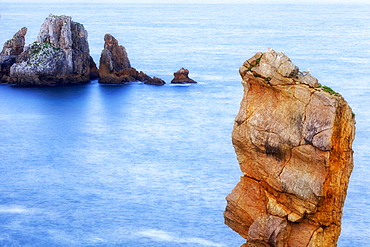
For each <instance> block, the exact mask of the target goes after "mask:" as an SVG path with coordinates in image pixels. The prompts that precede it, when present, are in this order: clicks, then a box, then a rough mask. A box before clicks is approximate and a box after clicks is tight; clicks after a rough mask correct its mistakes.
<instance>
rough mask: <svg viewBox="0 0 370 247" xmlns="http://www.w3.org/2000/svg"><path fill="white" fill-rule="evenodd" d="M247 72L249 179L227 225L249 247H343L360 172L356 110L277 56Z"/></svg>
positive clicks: (234, 198) (243, 142)
mask: <svg viewBox="0 0 370 247" xmlns="http://www.w3.org/2000/svg"><path fill="white" fill-rule="evenodd" d="M239 71H240V74H241V77H242V79H243V80H242V84H243V86H244V97H243V99H242V102H241V106H240V110H239V113H238V115H237V116H236V119H235V125H234V129H233V133H232V141H233V145H234V148H235V152H236V154H237V158H238V162H239V165H240V168H241V171H242V173H243V176H242V177H241V180H240V182H239V183H238V184H237V186H236V187H235V188H234V189H233V191H232V192H231V193H230V194H229V195H228V196H227V197H226V200H227V206H226V210H225V212H224V216H225V223H226V224H227V225H228V226H230V227H231V228H232V229H233V230H235V231H236V232H238V233H239V234H240V235H241V236H242V237H244V238H245V239H246V240H247V243H246V244H244V245H243V246H297V247H298V246H325V247H326V246H336V243H337V240H338V237H339V234H340V229H341V217H342V209H343V205H344V200H345V197H346V191H347V187H348V182H349V177H350V174H351V172H352V169H353V151H352V142H353V140H354V136H355V120H354V115H353V113H352V110H351V108H350V107H349V105H348V104H347V102H346V101H345V100H344V98H343V97H342V96H340V95H339V94H338V93H335V92H334V91H332V90H330V89H329V88H327V87H321V86H320V85H319V84H318V81H317V79H316V78H314V77H313V76H311V75H310V74H308V73H307V72H299V70H298V67H297V66H295V65H294V64H293V63H292V62H291V61H290V59H289V58H288V57H287V56H285V55H284V54H283V53H276V52H275V51H274V50H272V49H269V50H268V51H266V52H265V53H262V52H260V53H257V54H256V55H255V56H253V57H252V58H250V59H248V60H247V61H246V62H245V63H244V64H243V66H242V67H241V68H240V70H239Z"/></svg>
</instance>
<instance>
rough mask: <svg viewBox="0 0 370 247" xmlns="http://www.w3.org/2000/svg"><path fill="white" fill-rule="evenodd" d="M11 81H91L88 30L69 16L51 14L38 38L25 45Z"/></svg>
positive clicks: (13, 68) (64, 82) (20, 83)
mask: <svg viewBox="0 0 370 247" xmlns="http://www.w3.org/2000/svg"><path fill="white" fill-rule="evenodd" d="M10 77H11V78H10V79H11V83H13V84H18V85H34V86H44V85H55V84H75V83H85V82H90V50H89V44H88V41H87V31H86V30H85V28H84V26H83V25H82V24H80V23H78V22H74V21H72V18H71V17H69V16H64V15H61V16H55V15H52V14H50V15H49V16H48V17H47V18H46V19H45V21H44V23H43V24H42V26H41V28H40V32H39V35H38V37H37V41H35V42H33V43H32V44H30V45H29V46H27V47H25V49H24V51H23V52H22V53H21V54H20V55H19V56H18V58H17V61H16V63H15V64H14V65H13V66H12V67H11V68H10Z"/></svg>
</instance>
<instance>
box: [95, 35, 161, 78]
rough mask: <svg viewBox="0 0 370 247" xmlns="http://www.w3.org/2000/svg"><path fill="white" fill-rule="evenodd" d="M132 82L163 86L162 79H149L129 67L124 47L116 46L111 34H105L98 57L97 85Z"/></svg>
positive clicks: (115, 40) (116, 42)
mask: <svg viewBox="0 0 370 247" xmlns="http://www.w3.org/2000/svg"><path fill="white" fill-rule="evenodd" d="M134 81H142V82H144V83H145V84H153V85H164V84H165V82H164V81H163V80H162V79H160V78H157V77H153V78H151V77H150V76H148V75H146V74H145V73H144V72H142V71H140V72H138V71H137V70H136V69H135V68H133V67H131V63H130V60H129V59H128V56H127V52H126V49H125V47H124V46H122V45H118V40H117V39H116V38H115V37H113V36H112V35H111V34H106V35H105V36H104V49H103V51H102V52H101V56H100V65H99V83H104V84H120V83H128V82H134Z"/></svg>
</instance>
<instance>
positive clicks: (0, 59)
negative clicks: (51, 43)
mask: <svg viewBox="0 0 370 247" xmlns="http://www.w3.org/2000/svg"><path fill="white" fill-rule="evenodd" d="M26 34H27V28H26V27H23V28H21V29H20V30H19V31H18V32H16V33H15V34H14V35H13V38H12V39H10V40H8V41H6V42H5V43H4V46H3V50H2V51H1V53H0V82H8V81H9V74H10V67H11V66H12V65H13V64H14V63H15V62H16V59H17V57H18V56H19V55H20V54H21V53H22V52H23V49H24V45H25V41H26V38H25V36H26Z"/></svg>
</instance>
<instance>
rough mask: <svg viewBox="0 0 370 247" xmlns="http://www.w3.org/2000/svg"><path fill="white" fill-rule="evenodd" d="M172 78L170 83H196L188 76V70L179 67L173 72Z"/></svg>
mask: <svg viewBox="0 0 370 247" xmlns="http://www.w3.org/2000/svg"><path fill="white" fill-rule="evenodd" d="M173 75H174V78H173V79H172V81H171V83H174V84H182V83H197V82H196V81H194V80H193V79H191V78H189V70H187V69H184V68H181V69H179V70H178V71H177V72H175V73H173Z"/></svg>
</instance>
